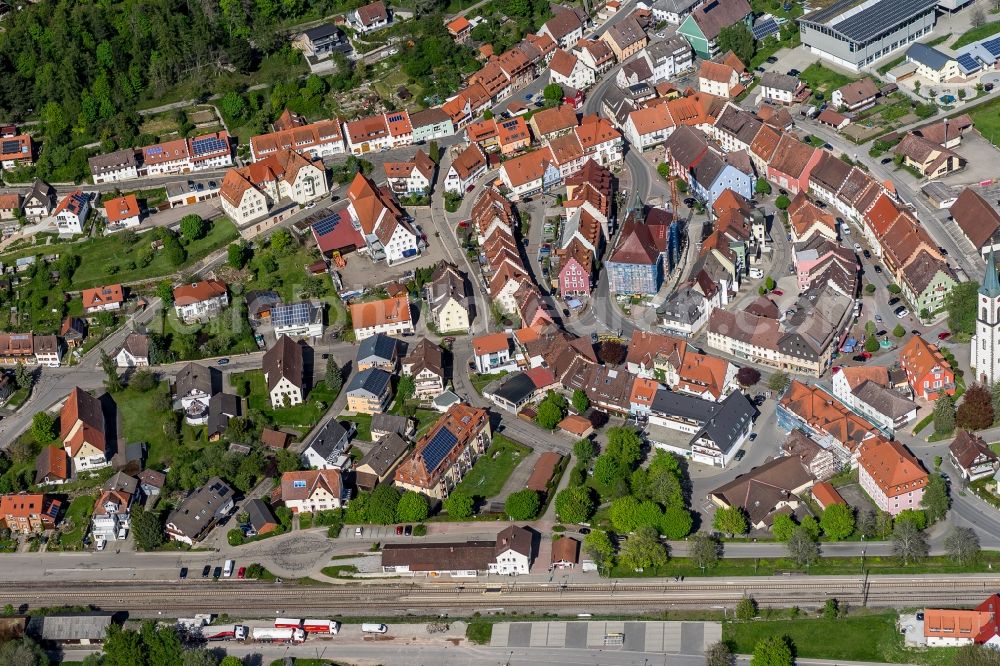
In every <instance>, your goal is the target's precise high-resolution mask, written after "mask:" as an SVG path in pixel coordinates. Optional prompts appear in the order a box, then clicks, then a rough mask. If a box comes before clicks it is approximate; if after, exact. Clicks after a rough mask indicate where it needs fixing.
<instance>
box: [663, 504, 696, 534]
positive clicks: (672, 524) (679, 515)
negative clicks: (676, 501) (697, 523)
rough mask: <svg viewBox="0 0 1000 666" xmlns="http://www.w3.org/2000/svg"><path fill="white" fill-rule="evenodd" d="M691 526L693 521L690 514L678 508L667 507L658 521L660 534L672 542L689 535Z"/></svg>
mask: <svg viewBox="0 0 1000 666" xmlns="http://www.w3.org/2000/svg"><path fill="white" fill-rule="evenodd" d="M693 526H694V519H693V518H692V517H691V512H690V511H688V510H687V509H685V508H683V507H679V506H671V507H667V508H666V509H665V510H664V511H663V517H662V518H661V519H660V532H662V533H663V536H665V537H667V538H668V539H672V540H674V541H676V540H678V539H683V538H684V537H686V536H687V535H688V534H691V528H692V527H693Z"/></svg>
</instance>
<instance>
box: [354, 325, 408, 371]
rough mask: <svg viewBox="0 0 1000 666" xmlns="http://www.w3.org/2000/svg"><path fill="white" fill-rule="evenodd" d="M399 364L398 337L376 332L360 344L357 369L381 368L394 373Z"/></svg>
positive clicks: (355, 361) (355, 363)
mask: <svg viewBox="0 0 1000 666" xmlns="http://www.w3.org/2000/svg"><path fill="white" fill-rule="evenodd" d="M397 365H399V341H398V340H396V338H391V337H389V336H388V335H385V334H383V333H376V334H375V335H372V336H369V337H367V338H365V339H364V340H362V341H361V342H360V343H359V344H358V354H357V356H356V357H355V359H354V369H355V370H358V371H361V370H368V369H369V368H381V369H382V370H385V371H386V372H388V373H394V372H396V366H397Z"/></svg>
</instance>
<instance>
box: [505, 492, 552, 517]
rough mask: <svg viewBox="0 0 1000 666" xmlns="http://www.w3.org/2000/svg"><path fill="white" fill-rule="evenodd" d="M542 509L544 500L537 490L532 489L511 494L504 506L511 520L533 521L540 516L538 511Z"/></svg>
mask: <svg viewBox="0 0 1000 666" xmlns="http://www.w3.org/2000/svg"><path fill="white" fill-rule="evenodd" d="M541 507H542V498H541V497H540V496H539V494H538V491H537V490H532V489H531V488H525V489H524V490H518V491H517V492H513V493H511V494H510V495H508V496H507V501H506V502H504V505H503V508H504V511H505V512H506V513H507V515H508V516H510V519H511V520H532V519H534V517H535V516H537V515H538V510H539V509H540V508H541Z"/></svg>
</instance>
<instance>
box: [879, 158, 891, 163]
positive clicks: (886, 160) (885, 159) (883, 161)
mask: <svg viewBox="0 0 1000 666" xmlns="http://www.w3.org/2000/svg"><path fill="white" fill-rule="evenodd" d="M890 162H892V158H891V157H883V158H882V159H881V160H879V164H889V163H890Z"/></svg>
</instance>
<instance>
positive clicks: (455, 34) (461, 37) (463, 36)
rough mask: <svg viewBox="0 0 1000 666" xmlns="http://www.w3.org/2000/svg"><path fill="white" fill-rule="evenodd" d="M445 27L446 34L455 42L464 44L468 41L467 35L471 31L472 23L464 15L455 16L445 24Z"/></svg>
mask: <svg viewBox="0 0 1000 666" xmlns="http://www.w3.org/2000/svg"><path fill="white" fill-rule="evenodd" d="M445 28H447V29H448V34H449V35H451V38H452V39H454V40H455V43H456V44H465V43H466V42H467V41H469V35H470V34H471V33H472V24H471V23H469V19H467V18H465V17H464V16H457V17H455V18H454V19H452V20H451V21H449V22H448V23H447V24H446V25H445Z"/></svg>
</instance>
